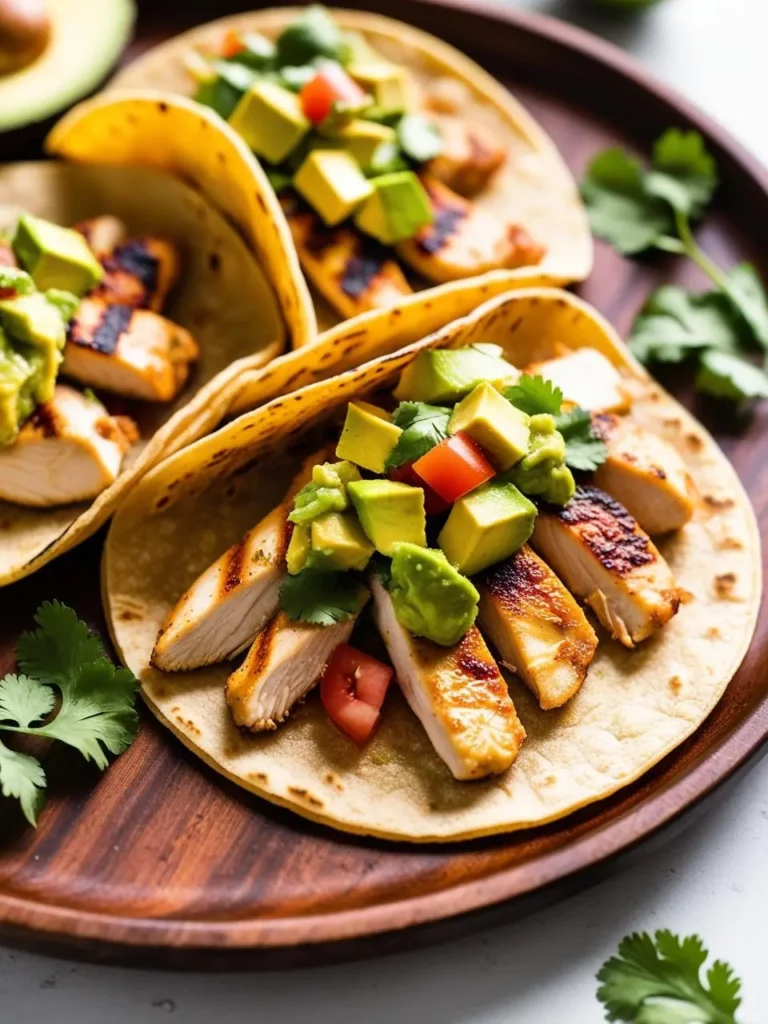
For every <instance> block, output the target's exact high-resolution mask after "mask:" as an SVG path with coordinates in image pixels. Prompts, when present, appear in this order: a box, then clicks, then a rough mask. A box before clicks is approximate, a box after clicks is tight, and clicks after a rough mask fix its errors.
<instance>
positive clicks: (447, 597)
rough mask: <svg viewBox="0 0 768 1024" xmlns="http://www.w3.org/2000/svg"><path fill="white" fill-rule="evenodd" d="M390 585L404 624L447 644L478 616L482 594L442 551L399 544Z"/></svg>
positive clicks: (416, 633) (399, 620)
mask: <svg viewBox="0 0 768 1024" xmlns="http://www.w3.org/2000/svg"><path fill="white" fill-rule="evenodd" d="M388 587H389V592H390V594H391V596H392V604H393V605H394V608H395V614H396V616H397V621H398V622H399V623H400V625H401V626H403V627H404V628H405V629H407V630H408V631H409V633H413V634H414V635H415V636H424V637H426V638H427V639H428V640H432V641H433V642H434V643H436V644H441V645H442V646H444V647H451V646H452V645H453V644H456V643H458V642H459V640H461V638H462V637H463V636H464V634H465V633H466V632H467V630H468V629H469V628H470V627H471V626H472V625H473V623H474V621H475V618H476V617H477V603H478V601H479V599H480V595H479V594H478V592H477V590H475V588H474V586H473V585H472V583H471V582H470V581H469V580H468V579H467V578H466V576H462V574H461V573H460V572H458V571H457V570H456V569H454V567H453V566H452V565H451V563H450V562H449V561H448V559H447V558H446V557H445V555H444V554H443V552H442V551H435V550H434V549H432V548H422V547H418V546H417V545H415V544H407V543H399V544H395V545H394V547H393V548H392V568H391V575H390V579H389V584H388Z"/></svg>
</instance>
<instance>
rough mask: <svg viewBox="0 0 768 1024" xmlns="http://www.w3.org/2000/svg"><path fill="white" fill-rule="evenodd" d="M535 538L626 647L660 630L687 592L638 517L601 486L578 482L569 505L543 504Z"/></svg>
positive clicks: (535, 543)
mask: <svg viewBox="0 0 768 1024" xmlns="http://www.w3.org/2000/svg"><path fill="white" fill-rule="evenodd" d="M532 543H533V546H534V547H535V548H536V549H537V551H539V552H540V554H541V555H542V557H543V558H544V559H545V561H546V562H548V563H549V565H550V566H551V567H552V568H553V569H554V570H555V572H556V573H557V574H558V576H560V577H561V578H562V580H563V582H564V583H565V585H566V586H567V587H568V589H569V590H571V591H572V592H573V593H574V594H575V595H576V596H577V597H579V598H582V599H583V600H585V601H586V602H587V604H588V605H589V606H590V607H591V608H592V609H593V610H594V612H595V614H596V615H597V617H598V618H599V619H600V621H601V622H602V624H603V625H604V626H605V628H606V629H608V630H610V631H611V634H612V636H613V637H614V638H615V639H617V640H619V641H620V642H621V643H622V644H624V646H625V647H634V646H635V644H637V643H639V642H640V641H641V640H645V639H646V638H647V637H649V636H651V634H652V633H655V632H656V631H657V630H658V629H661V627H662V626H664V625H665V624H666V623H667V622H669V620H670V619H671V618H672V616H673V615H676V614H677V612H678V609H679V608H680V605H681V603H682V602H683V600H684V599H685V598H686V596H687V595H686V593H685V591H683V590H681V589H680V588H679V587H678V586H677V584H676V583H675V579H674V577H673V575H672V571H671V569H670V568H669V566H668V565H667V563H666V562H665V561H664V559H663V557H662V556H661V554H660V553H659V551H658V549H657V548H656V546H655V545H654V544H653V542H652V541H651V539H650V537H649V536H648V535H647V534H646V533H644V532H643V530H641V529H640V527H639V526H638V524H637V521H636V520H635V519H634V518H633V517H632V516H631V515H630V514H629V512H627V510H626V509H625V508H624V506H623V505H620V504H619V503H618V501H616V500H614V499H613V498H611V497H609V496H608V495H607V494H606V493H605V492H604V491H601V490H598V488H597V487H578V488H577V489H576V494H575V496H574V497H573V498H572V499H571V501H570V502H569V503H568V504H567V505H566V506H565V508H562V509H558V510H557V511H555V510H551V509H548V508H545V509H542V510H541V512H540V513H539V515H538V516H537V517H536V526H535V528H534V531H533V538H532Z"/></svg>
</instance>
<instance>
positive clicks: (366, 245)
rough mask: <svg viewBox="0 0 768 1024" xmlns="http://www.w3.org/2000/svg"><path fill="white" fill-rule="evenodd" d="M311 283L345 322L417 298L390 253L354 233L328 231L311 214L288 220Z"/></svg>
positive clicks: (302, 213)
mask: <svg viewBox="0 0 768 1024" xmlns="http://www.w3.org/2000/svg"><path fill="white" fill-rule="evenodd" d="M288 223H289V225H290V228H291V234H292V236H293V241H294V243H295V245H296V251H297V252H298V254H299V260H300V261H301V265H302V267H303V268H304V272H305V273H306V275H307V277H308V278H309V280H310V281H311V282H312V284H313V285H314V286H315V288H317V290H318V291H319V292H320V294H321V295H322V296H323V298H325V299H326V300H327V301H328V302H330V304H331V305H332V306H333V308H334V309H335V310H336V311H337V312H338V313H340V314H341V315H342V316H344V317H353V316H357V314H358V313H364V312H365V311H366V310H369V309H383V308H387V307H389V306H392V305H394V304H395V303H396V302H399V301H400V300H401V299H402V298H403V297H404V296H406V295H410V294H411V293H412V288H411V286H410V285H409V284H408V282H407V280H406V279H405V275H404V274H403V272H402V270H401V269H400V267H399V266H398V265H397V263H396V262H395V261H394V260H393V259H392V258H391V256H390V254H389V252H388V250H387V249H385V248H384V247H383V246H381V245H379V244H378V243H377V242H375V241H374V240H373V239H369V238H366V237H365V236H364V235H361V234H360V232H358V231H353V230H352V229H350V228H346V227H340V228H326V227H325V226H324V225H323V224H322V222H321V221H320V218H319V217H317V216H316V215H315V214H314V213H311V212H301V213H294V214H291V215H290V216H289V217H288Z"/></svg>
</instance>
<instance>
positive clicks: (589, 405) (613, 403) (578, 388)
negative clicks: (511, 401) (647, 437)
mask: <svg viewBox="0 0 768 1024" xmlns="http://www.w3.org/2000/svg"><path fill="white" fill-rule="evenodd" d="M526 373H530V374H534V375H535V374H540V375H541V376H542V377H544V378H545V379H546V380H550V381H552V383H553V384H554V385H556V386H557V387H559V388H560V390H561V391H562V392H563V394H564V395H565V398H566V400H567V401H569V402H574V403H575V404H576V405H580V406H581V408H582V409H587V410H588V411H589V412H627V411H628V410H629V407H630V405H631V395H630V393H629V390H628V389H627V387H626V385H625V383H624V381H623V379H622V377H621V374H620V373H619V371H618V370H617V369H616V367H615V366H614V365H613V363H611V362H610V361H609V360H608V359H606V357H605V356H604V355H603V354H602V352H598V351H597V349H595V348H579V349H576V350H575V351H573V352H569V353H568V354H567V355H563V356H559V357H558V358H556V359H547V360H545V361H544V362H540V363H533V364H532V365H531V366H528V367H527V368H526Z"/></svg>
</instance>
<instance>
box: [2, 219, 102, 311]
mask: <svg viewBox="0 0 768 1024" xmlns="http://www.w3.org/2000/svg"><path fill="white" fill-rule="evenodd" d="M11 245H12V247H13V251H14V252H15V253H16V258H17V259H18V261H19V263H21V265H22V266H23V267H24V269H25V270H26V271H27V273H28V274H30V275H31V276H32V280H33V281H34V282H35V285H36V286H37V287H38V289H39V290H40V291H45V290H46V289H47V288H60V289H62V290H64V291H68V292H73V293H74V294H75V295H77V296H78V297H79V296H81V295H84V294H85V293H86V292H88V291H90V290H91V289H92V288H94V287H95V286H96V285H97V284H98V283H99V281H101V279H102V277H103V276H104V268H103V267H102V265H101V264H100V263H99V261H98V260H97V259H96V257H95V256H94V255H93V253H92V252H91V250H90V249H89V248H88V243H87V242H86V240H85V239H84V238H83V236H82V235H81V234H80V233H79V232H78V231H73V230H72V228H62V227H60V226H59V225H58V224H51V222H50V221H47V220H41V219H40V218H39V217H31V216H29V215H26V216H23V217H20V218H19V222H18V224H17V225H16V232H15V234H14V236H13V240H12V242H11Z"/></svg>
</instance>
